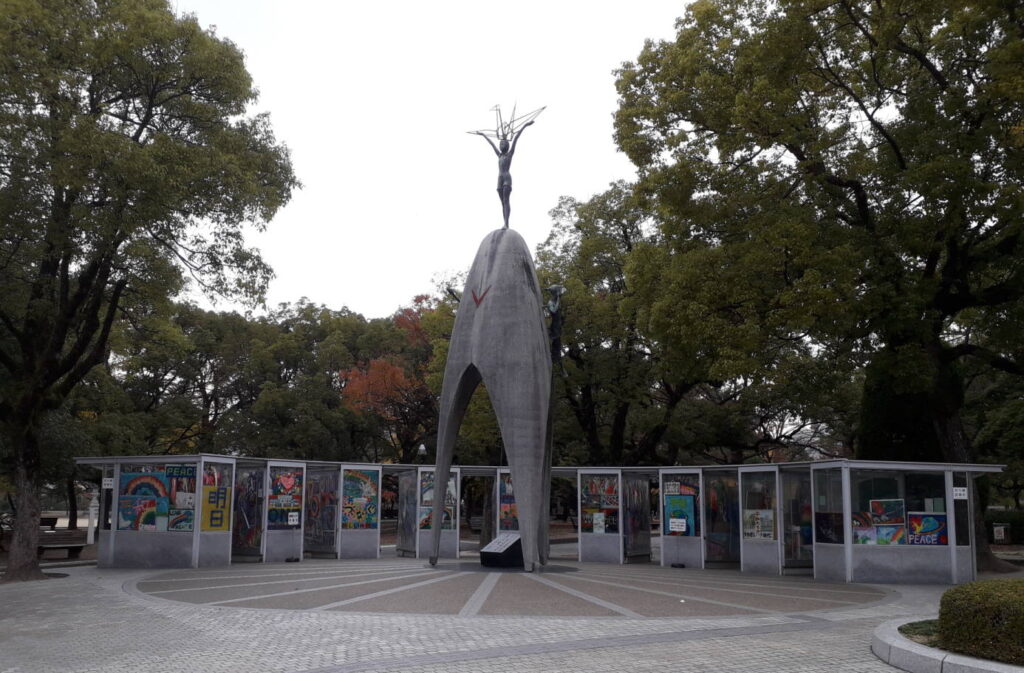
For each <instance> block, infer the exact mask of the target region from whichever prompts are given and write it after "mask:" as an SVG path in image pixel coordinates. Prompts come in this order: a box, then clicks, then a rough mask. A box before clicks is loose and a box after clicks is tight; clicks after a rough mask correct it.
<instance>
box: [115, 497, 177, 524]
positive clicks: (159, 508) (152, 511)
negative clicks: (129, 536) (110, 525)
mask: <svg viewBox="0 0 1024 673" xmlns="http://www.w3.org/2000/svg"><path fill="white" fill-rule="evenodd" d="M117 529H118V530H148V531H165V530H167V498H139V497H131V496H128V497H124V496H122V497H119V498H118V499H117Z"/></svg>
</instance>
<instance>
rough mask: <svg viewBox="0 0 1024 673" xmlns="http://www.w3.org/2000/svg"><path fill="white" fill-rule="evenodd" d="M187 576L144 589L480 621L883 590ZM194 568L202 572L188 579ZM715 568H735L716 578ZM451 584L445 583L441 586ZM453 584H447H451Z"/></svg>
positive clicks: (694, 579)
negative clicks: (481, 619) (496, 617)
mask: <svg viewBox="0 0 1024 673" xmlns="http://www.w3.org/2000/svg"><path fill="white" fill-rule="evenodd" d="M258 570H259V571H258V572H257V569H253V570H246V571H242V570H236V571H235V573H234V574H227V573H209V572H203V571H179V572H177V573H170V574H164V575H158V576H154V577H149V578H145V579H143V580H140V581H139V582H137V584H136V587H137V589H138V590H139V591H141V592H143V593H147V594H150V595H153V596H155V597H159V598H164V599H171V600H177V601H183V602H188V603H194V604H205V605H216V606H228V607H243V608H261V609H286V610H313V611H320V612H323V611H356V612H363V613H367V612H368V613H374V612H377V613H392V614H394V613H400V612H406V613H409V614H424V613H434V614H447V615H459V616H463V617H472V616H478V615H480V616H484V615H494V616H510V615H536V616H566V617H571V616H579V617H619V618H697V617H720V616H738V615H754V614H759V615H766V614H772V613H780V612H787V613H802V612H807V611H816V610H826V609H840V608H856V607H858V606H862V605H866V604H877V603H878V602H879V601H880V600H881V599H883V598H885V597H886V593H885V592H884V591H877V590H873V589H869V588H865V587H849V588H847V587H844V586H842V585H829V584H824V583H817V582H814V581H811V580H804V579H803V578H771V577H749V576H746V577H743V576H740V575H739V573H738V572H732V571H694V570H687V571H685V572H683V573H679V572H678V571H675V570H669V569H665V568H661V567H658V566H635V565H631V566H604V565H584V564H571V565H569V564H556V565H553V566H549V567H548V568H547V569H546V571H544V572H540V573H521V572H509V571H493V570H489V569H486V568H482V567H481V566H478V565H476V564H474V563H472V562H463V563H454V564H442V565H440V566H438V567H434V568H431V567H429V566H427V565H426V564H425V563H424V562H423V561H422V560H418V561H417V560H415V559H409V560H401V561H383V560H382V561H378V562H373V561H367V562H361V563H351V562H337V561H322V560H317V561H310V562H307V563H304V564H303V566H301V567H294V569H293V568H291V567H288V568H285V567H281V566H278V567H276V568H270V567H267V566H262V567H260V568H259V569H258ZM189 572H196V573H200V572H201V574H197V575H196V576H195V577H190V576H189ZM709 572H715V573H717V572H727V573H729V574H722V575H715V576H714V577H713V578H712V577H710V576H709V575H708V574H705V573H709ZM441 583H444V587H439V586H436V585H439V584H441ZM445 587H446V588H445Z"/></svg>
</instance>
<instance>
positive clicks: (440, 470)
mask: <svg viewBox="0 0 1024 673" xmlns="http://www.w3.org/2000/svg"><path fill="white" fill-rule="evenodd" d="M448 364H449V365H451V364H452V363H451V362H449V363H448ZM461 367H462V371H461V374H459V375H458V378H457V379H455V378H454V377H452V378H449V376H448V369H449V367H446V369H445V379H444V383H443V384H442V386H441V413H440V415H439V421H438V424H437V461H436V463H435V466H434V505H433V507H434V509H433V514H432V516H431V521H432V523H433V527H432V529H431V547H430V549H431V552H430V565H437V557H438V554H439V553H440V549H441V526H440V525H439V523H438V522H441V521H443V520H444V519H443V517H444V499H445V489H446V488H447V486H448V477H449V475H450V474H451V468H452V453H453V451H454V449H455V438H456V437H458V435H459V427H461V426H462V419H463V418H464V417H465V415H466V409H467V408H468V407H469V401H470V400H471V399H472V398H473V391H474V390H476V387H477V386H478V385H479V384H480V371H479V370H478V369H477V368H476V367H475V366H473V365H472V364H470V363H465V364H462V366H461ZM450 381H454V382H453V383H450ZM455 525H456V526H458V522H457V521H456V522H455Z"/></svg>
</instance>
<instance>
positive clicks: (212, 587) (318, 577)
mask: <svg viewBox="0 0 1024 673" xmlns="http://www.w3.org/2000/svg"><path fill="white" fill-rule="evenodd" d="M403 572H405V573H407V572H409V568H408V566H407V567H405V568H396V569H394V570H377V571H370V572H362V573H359V572H356V573H353V572H343V573H339V572H338V571H334V572H332V573H315V574H314V576H313V577H302V575H304V574H308V573H296V574H295V575H288V574H284V573H282V574H275V575H265V576H264V577H286V578H287V579H283V580H271V581H264V582H252V581H243V582H231V583H229V584H205V583H202V584H200V585H199V586H189V587H179V588H176V589H154V588H142V587H140V588H142V590H143V591H145V592H146V593H148V594H173V593H181V592H186V591H216V590H218V589H234V588H238V587H260V586H269V585H271V584H295V583H296V582H326V581H329V580H334V579H343V578H344V579H347V578H351V577H367V576H373V575H387V574H390V573H403ZM209 579H215V580H218V581H223V579H224V578H219V577H217V578H204V580H203V581H204V582H205V581H209ZM232 579H245V580H252V579H253V577H252V576H251V575H250V576H248V577H244V578H243V577H238V578H232ZM180 581H193V582H198V581H199V579H196V580H185V579H181V580H147V581H145V582H139V584H140V585H142V584H162V583H164V582H180Z"/></svg>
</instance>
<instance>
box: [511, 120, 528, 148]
mask: <svg viewBox="0 0 1024 673" xmlns="http://www.w3.org/2000/svg"><path fill="white" fill-rule="evenodd" d="M532 124H533V120H532V119H531V120H530V121H528V122H526V123H525V124H523V128H521V129H519V130H518V131H516V135H515V137H514V138H512V147H510V148H509V150H508V153H509V154H514V153H515V151H516V143H517V142H519V136H521V135H523V131H525V130H526V127H527V126H531V125H532Z"/></svg>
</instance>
